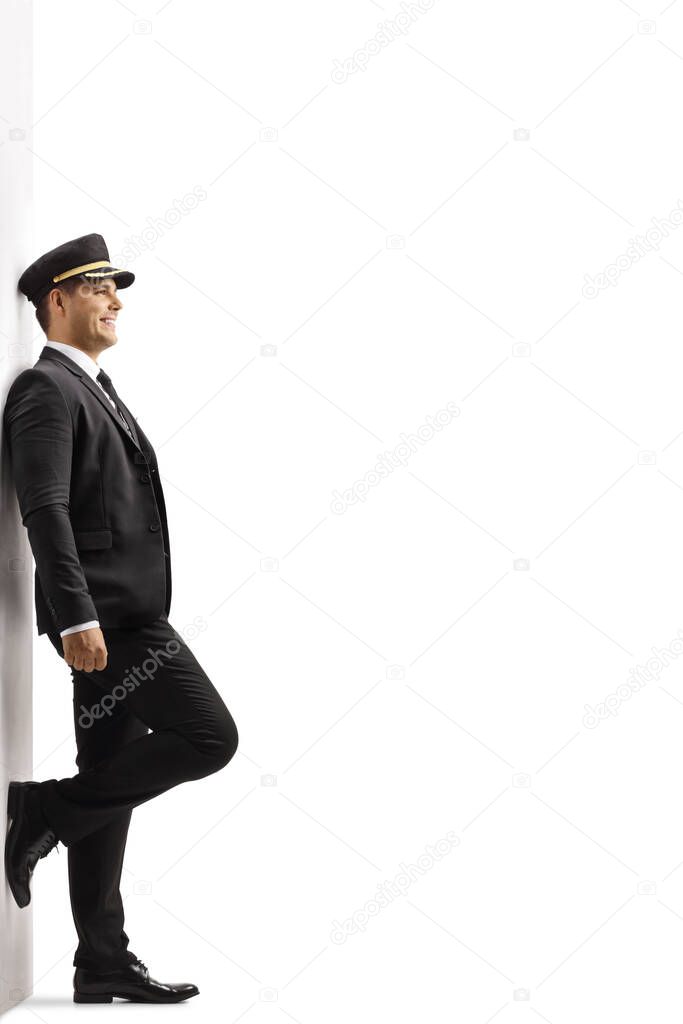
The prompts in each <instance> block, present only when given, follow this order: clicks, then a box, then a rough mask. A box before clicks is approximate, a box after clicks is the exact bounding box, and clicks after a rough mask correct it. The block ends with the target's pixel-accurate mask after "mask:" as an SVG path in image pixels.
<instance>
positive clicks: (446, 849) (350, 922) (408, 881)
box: [330, 830, 460, 946]
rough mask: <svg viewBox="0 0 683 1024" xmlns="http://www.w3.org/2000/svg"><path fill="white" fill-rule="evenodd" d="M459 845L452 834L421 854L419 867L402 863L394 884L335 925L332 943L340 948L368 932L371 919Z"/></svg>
mask: <svg viewBox="0 0 683 1024" xmlns="http://www.w3.org/2000/svg"><path fill="white" fill-rule="evenodd" d="M459 845H460V839H459V838H458V836H457V835H456V834H455V832H453V831H452V830H451V831H449V832H447V833H446V835H445V836H444V838H443V839H439V840H438V842H436V843H434V844H432V845H430V844H429V843H427V845H426V846H425V852H424V853H421V854H420V856H419V857H418V858H417V860H416V861H415V863H411V864H406V863H405V862H404V861H401V863H400V865H399V866H400V868H401V870H400V871H399V872H398V873H397V874H396V875H394V877H393V878H392V879H391V881H388V882H382V884H381V885H378V886H377V890H376V893H375V897H374V899H371V900H368V901H367V902H366V903H364V904H363V906H362V907H361V908H360V910H354V912H353V913H352V914H351V916H350V917H347V918H346V920H344V921H333V922H332V931H331V932H330V938H331V940H332V942H334V943H335V944H336V945H338V946H340V945H341V944H342V943H343V942H346V940H347V939H348V937H349V935H357V934H358V933H359V932H364V931H365V929H366V928H367V925H368V921H369V920H370V918H371V917H377V915H378V914H379V912H380V911H381V910H383V909H384V908H385V907H388V906H389V905H390V903H392V902H393V900H395V899H396V897H397V896H404V895H405V892H406V889H408V888H410V886H411V885H412V884H413V882H415V881H417V879H418V878H421V877H422V876H423V875H426V874H427V872H428V871H431V869H432V868H433V867H434V865H435V863H436V862H437V861H439V860H441V859H442V857H445V856H447V854H449V853H450V852H451V850H453V849H455V847H456V846H459Z"/></svg>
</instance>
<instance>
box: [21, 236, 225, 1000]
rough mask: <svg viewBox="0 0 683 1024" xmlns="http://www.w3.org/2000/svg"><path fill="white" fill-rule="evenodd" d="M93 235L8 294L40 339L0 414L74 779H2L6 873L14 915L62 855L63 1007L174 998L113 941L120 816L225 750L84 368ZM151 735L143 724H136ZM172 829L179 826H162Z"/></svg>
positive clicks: (121, 280)
mask: <svg viewBox="0 0 683 1024" xmlns="http://www.w3.org/2000/svg"><path fill="white" fill-rule="evenodd" d="M134 280H135V276H134V275H133V274H132V273H131V272H130V271H126V270H119V269H117V268H115V267H112V266H111V263H110V261H109V253H108V250H107V246H106V245H105V242H104V239H103V238H102V236H101V235H97V234H91V235H83V236H81V237H80V238H75V239H73V240H72V241H70V242H66V243H64V245H60V246H58V247H57V248H56V249H53V250H51V251H50V252H48V253H45V254H44V255H43V256H41V257H40V258H39V259H38V260H36V261H35V262H34V263H33V264H31V266H30V267H28V268H27V270H25V271H24V273H23V274H22V276H21V278H20V280H19V288H20V289H21V291H22V293H23V294H24V295H25V296H26V297H27V299H28V300H29V301H30V302H32V303H33V304H34V305H35V307H36V316H37V318H38V320H39V323H40V324H41V327H42V328H43V330H44V331H45V333H46V335H47V337H48V340H47V342H46V344H45V347H44V348H43V349H42V351H41V353H40V356H39V358H38V361H37V362H36V364H35V365H34V366H33V367H32V368H30V369H26V370H23V371H22V372H21V373H20V374H19V375H18V376H17V378H16V379H15V380H14V381H13V383H12V386H11V388H10V391H9V394H8V397H7V403H6V406H5V412H4V428H5V433H6V436H7V441H8V450H9V456H10V464H11V472H12V477H13V480H14V483H15V486H16V491H17V496H18V500H19V509H20V512H21V517H22V522H23V524H24V526H25V527H26V529H27V531H28V538H29V543H30V545H31V549H32V552H33V556H34V559H35V563H36V576H35V606H36V617H37V626H38V633H39V634H42V633H47V635H48V637H49V639H50V641H51V643H52V644H53V646H54V647H55V649H56V650H57V652H58V654H60V656H61V657H63V659H64V660H65V662H66V663H67V665H69V666H70V667H71V676H72V680H73V697H74V728H75V733H76V746H77V758H76V764H77V766H78V768H79V772H78V774H76V775H74V776H73V777H72V778H65V779H60V780H57V779H48V780H46V781H44V782H19V781H12V782H10V787H9V795H8V820H11V825H10V828H9V831H8V834H7V838H6V843H5V869H6V875H7V880H8V882H9V885H10V889H11V891H12V894H13V896H14V898H15V900H16V902H17V903H18V904H19V906H20V907H23V906H26V905H27V904H28V903H29V902H30V899H31V893H30V882H31V878H32V873H33V871H34V868H35V866H36V864H37V862H38V860H39V859H40V858H41V857H45V856H47V854H48V853H49V852H50V851H51V850H52V849H53V848H54V847H55V846H56V845H57V844H58V842H62V843H63V845H64V846H66V847H67V849H68V863H69V890H70V897H71V907H72V912H73V917H74V923H75V926H76V930H77V933H78V938H79V942H78V947H77V949H76V953H75V955H74V960H73V963H74V966H75V968H76V970H75V972H74V1000H75V1001H76V1002H111V1001H112V999H113V997H114V996H117V997H120V998H125V999H129V1000H132V1001H137V1002H139V1001H145V1002H179V1001H180V1000H183V999H187V998H188V997H190V996H193V995H197V994H198V989H197V986H196V985H192V984H188V983H183V984H163V983H161V982H158V981H155V979H154V978H152V977H150V975H149V971H148V970H147V968H146V966H145V964H144V963H143V962H142V961H141V960H139V959H138V958H137V957H136V956H135V955H134V954H133V953H132V951H130V950H129V949H128V936H127V935H126V933H125V931H124V928H123V924H124V914H123V903H122V899H121V893H120V890H119V884H120V878H121V869H122V864H123V857H124V850H125V845H126V837H127V834H128V826H129V823H130V818H131V813H132V810H133V808H134V807H136V806H137V805H138V804H141V803H144V802H145V801H147V800H150V799H152V798H153V797H155V796H158V795H159V794H160V793H163V792H165V791H166V790H168V789H170V788H171V787H173V786H177V785H178V784H180V783H182V782H187V781H190V780H193V779H200V778H203V777H205V776H207V775H210V774H212V773H213V772H216V771H218V770H220V769H221V768H223V767H224V766H225V765H227V763H228V762H229V761H230V760H231V759H232V757H233V756H234V754H235V751H236V749H237V743H238V735H237V728H236V726H235V722H234V720H233V718H232V716H231V714H230V712H229V711H228V709H227V707H226V706H225V704H224V702H223V700H222V698H221V696H220V694H219V693H218V691H217V690H216V688H215V687H214V686H213V684H212V683H211V681H210V680H209V678H208V677H207V676H206V674H205V673H204V671H203V670H202V668H201V666H200V665H199V663H198V662H197V660H196V658H195V657H194V655H193V654H192V653H191V651H190V650H189V648H188V647H187V645H186V644H185V642H184V641H183V639H182V637H181V636H180V635H179V634H178V633H177V632H176V631H175V630H174V629H173V627H172V626H171V624H170V623H169V621H168V613H169V610H170V603H171V559H170V545H169V535H168V525H167V520H166V508H165V503H164V496H163V492H162V488H161V481H160V480H159V473H158V465H157V459H156V455H155V452H154V450H153V448H152V445H151V443H150V441H149V440H148V438H147V437H146V435H145V433H144V432H143V430H142V428H141V427H140V425H139V423H138V422H137V420H136V419H135V418H134V417H133V415H132V414H131V413H130V411H129V410H128V408H127V407H126V406H125V405H124V404H123V402H122V401H121V399H120V398H119V397H118V395H117V393H116V391H115V389H114V386H113V384H112V383H111V379H110V378H109V377H108V376H107V375H106V374H105V373H104V371H103V370H102V369H100V367H99V365H98V362H97V359H98V357H99V356H100V354H101V353H102V352H105V351H107V349H109V348H112V347H113V346H114V345H115V344H116V342H117V318H118V314H119V312H120V311H121V309H122V308H123V303H122V302H121V299H120V297H119V292H120V291H121V290H122V289H124V288H127V287H129V286H130V285H131V284H132V283H133V281H134ZM150 729H151V730H152V731H151V732H150V731H149V730H150ZM179 824H181V826H182V823H179Z"/></svg>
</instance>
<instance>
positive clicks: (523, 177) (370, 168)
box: [15, 0, 683, 1024]
mask: <svg viewBox="0 0 683 1024" xmlns="http://www.w3.org/2000/svg"><path fill="white" fill-rule="evenodd" d="M661 2H662V5H663V3H664V2H665V0H661ZM425 6H427V5H426V4H425ZM636 7H637V8H638V9H637V10H636ZM407 9H412V11H413V16H412V19H408V22H407V24H404V25H403V31H402V32H399V30H398V27H397V23H396V20H395V19H396V18H397V16H398V15H400V14H401V13H402V11H403V9H402V7H401V5H400V4H399V3H396V4H382V3H377V2H370V0H347V2H346V3H343V4H342V3H314V2H312V0H311V2H305V0H300V2H294V3H287V4H283V3H281V2H280V3H278V2H274V0H273V2H264V0H256V2H255V3H251V4H245V3H239V4H238V3H233V2H230V3H218V2H213V3H209V2H206V0H195V2H193V3H189V2H188V0H169V2H167V3H165V4H163V6H161V7H159V6H157V5H155V4H152V3H146V2H144V0H137V2H133V3H132V6H131V4H128V3H124V2H122V0H116V2H115V0H102V2H100V3H99V4H92V3H84V2H75V0H71V2H70V3H68V4H66V5H65V4H53V3H48V2H47V0H38V2H37V3H36V23H35V30H36V37H35V45H36V50H35V60H36V81H35V124H34V126H33V132H32V134H29V136H28V138H27V143H26V144H27V145H30V147H31V149H32V152H33V156H34V162H33V165H34V174H35V190H36V211H35V221H36V238H35V255H36V256H37V255H38V254H40V253H42V252H44V251H46V250H47V249H49V248H52V247H53V246H55V245H58V244H60V243H61V242H62V241H65V240H66V239H68V238H73V237H76V236H77V235H80V234H85V233H88V232H91V231H96V232H99V233H101V234H103V235H104V237H105V238H106V240H107V242H108V245H109V250H110V253H111V255H112V257H116V258H118V260H119V262H121V259H122V258H123V254H125V253H126V252H127V251H128V252H130V250H127V248H126V247H127V246H130V245H131V240H137V241H136V242H135V241H133V244H137V246H138V247H139V252H138V253H133V255H132V257H131V258H128V259H127V260H126V265H127V266H129V268H130V269H132V270H133V271H134V272H135V274H136V275H137V280H136V282H135V284H134V285H133V286H132V287H131V288H130V289H127V290H126V291H125V292H122V293H121V298H122V299H123V301H124V309H123V310H122V313H121V315H120V317H119V341H118V344H117V345H116V347H115V348H114V349H113V350H111V351H109V352H107V353H106V354H105V355H103V356H102V358H101V363H102V365H103V366H104V368H105V369H106V370H107V372H108V373H109V374H110V375H111V377H112V378H113V381H114V383H115V386H116V388H117V390H118V392H119V394H120V395H121V397H122V398H123V399H124V401H125V402H126V403H127V404H128V406H129V407H130V408H131V410H132V411H133V412H134V414H135V415H136V416H137V418H138V419H139V421H140V423H141V424H142V426H143V428H144V430H145V431H146V433H147V434H148V435H149V437H150V439H151V440H152V442H153V444H154V445H155V448H156V451H157V453H158V457H159V462H160V468H161V477H162V482H163V486H164V489H165V494H166V499H167V505H168V514H169V523H170V529H171V553H172V558H173V603H172V608H171V615H170V619H171V622H172V623H173V625H174V626H175V628H176V629H178V631H179V632H183V633H185V635H186V636H188V637H189V635H190V634H188V633H187V630H188V628H190V627H191V626H192V623H193V621H194V620H196V619H197V618H199V621H200V622H201V624H202V625H203V627H204V628H202V629H201V630H200V632H198V633H197V635H196V636H195V637H194V638H193V639H190V640H189V642H190V645H191V647H192V650H193V651H194V652H195V654H196V656H197V657H198V658H199V660H200V662H201V663H202V665H203V666H204V668H205V669H206V671H207V673H208V674H209V676H210V677H211V678H212V680H213V681H214V683H215V685H216V686H217V687H218V689H219V690H220V692H221V694H222V695H223V697H224V699H225V701H226V703H227V705H228V707H229V708H230V710H231V712H232V714H233V716H234V718H235V720H236V722H237V725H238V729H239V733H240V749H239V751H238V753H237V755H236V756H235V758H234V759H233V761H232V762H231V764H230V765H229V766H228V767H227V768H226V769H224V770H223V771H222V772H220V773H218V774H217V775H214V776H212V777H210V778H208V779H206V780H204V781H201V782H198V783H189V784H186V785H183V786H179V787H177V788H176V789H174V790H171V791H169V792H168V793H166V794H164V795H163V796H161V797H160V798H158V799H157V800H154V801H152V802H150V803H148V804H146V805H144V806H142V807H140V808H138V809H136V811H135V812H134V816H133V823H132V825H131V831H130V836H129V844H128V850H127V857H126V866H125V867H126V869H125V873H124V895H125V897H126V900H125V908H126V930H127V932H128V934H129V936H130V938H131V944H130V945H131V949H133V950H134V952H135V953H136V954H137V955H138V956H140V957H141V958H142V959H143V960H144V961H145V962H146V963H147V965H148V967H149V968H150V971H151V973H152V974H153V975H154V976H155V977H157V978H159V979H160V980H166V981H194V982H195V983H197V984H198V985H199V987H200V989H201V994H200V996H199V997H198V998H196V999H193V1000H191V1001H190V1002H189V1003H188V1004H187V1008H186V1012H187V1013H190V1014H192V1015H194V1016H195V1017H197V1018H198V1019H202V1020H203V1019H207V1020H209V1019H220V1020H222V1021H226V1022H230V1024H231V1022H233V1021H236V1020H238V1019H239V1020H243V1021H246V1022H249V1024H252V1022H254V1024H255V1022H257V1021H267V1022H276V1021H287V1020H294V1021H296V1022H300V1024H314V1022H320V1021H325V1022H326V1024H337V1022H339V1024H342V1022H344V1024H346V1022H348V1021H350V1020H353V1021H362V1022H368V1024H370V1022H375V1021H377V1020H411V1021H416V1020H429V1019H439V1020H464V1021H468V1022H472V1024H476V1022H482V1024H483V1022H486V1021H489V1020H491V1019H492V1018H494V1017H495V1018H496V1020H500V1021H501V1022H503V1021H505V1022H510V1024H511V1022H512V1021H515V1020H518V1019H519V1020H537V1019H541V1020H547V1021H551V1022H553V1024H564V1022H567V1024H568V1022H570V1021H571V1022H574V1021H576V1020H577V1019H579V1017H582V1018H587V1019H589V1020H591V1021H598V1020H600V1021H602V1020H621V1021H623V1020H633V1021H642V1020H643V1019H645V1018H646V1017H647V1018H648V1019H654V1020H657V1021H658V1022H661V1024H664V1022H669V1021H677V1020H679V1019H680V1008H681V1004H682V1003H683V987H682V986H681V981H680V979H681V963H682V962H683V870H681V865H682V864H683V744H682V743H681V737H682V735H683V692H682V691H683V674H682V670H681V669H682V665H683V662H682V661H681V659H680V657H679V654H680V649H679V648H682V649H683V645H681V644H680V637H679V631H683V607H682V604H683V600H682V598H681V583H680V581H681V575H682V571H683V539H682V534H681V526H680V524H681V517H682V516H683V464H682V460H683V408H682V405H681V397H680V396H681V373H682V370H683V358H682V357H681V322H682V314H681V284H682V281H683V279H682V276H681V275H682V274H683V228H681V229H680V230H678V222H679V221H680V218H681V215H680V210H681V209H683V185H682V182H681V166H682V161H683V145H682V142H681V132H680V109H679V108H680V95H681V88H682V87H683V3H680V2H676V0H674V2H673V3H669V4H668V6H667V7H663V6H661V7H660V6H659V5H658V4H655V3H648V2H646V0H642V2H641V3H637V2H636V6H635V7H634V6H632V5H631V4H629V3H627V2H625V0H598V2H597V3H596V2H593V3H588V2H585V0H579V2H577V3H574V4H566V3H563V4H558V3H548V2H547V0H546V2H541V0H538V2H531V0H520V2H517V3H514V4H512V3H507V2H504V0H483V2H481V3H479V4H465V3H461V2H447V0H435V2H434V3H432V4H431V7H430V8H429V9H427V10H423V9H421V8H419V7H418V6H417V5H412V7H411V6H410V5H408V6H407ZM387 21H392V22H393V23H394V27H393V29H392V31H393V33H394V34H395V35H396V38H395V39H393V40H390V39H389V36H387V37H386V39H385V45H381V46H380V45H378V44H377V43H376V42H373V37H374V36H375V34H376V33H379V32H380V26H381V25H382V24H383V23H385V22H387ZM361 65H362V68H363V69H361ZM340 68H341V69H344V68H346V71H345V72H344V71H343V70H342V72H341V74H337V75H336V76H335V75H334V74H333V73H334V72H335V69H337V71H339V69H340ZM351 69H353V70H351ZM195 189H200V190H203V192H204V194H205V195H204V198H202V199H201V201H198V202H196V203H195V208H194V209H193V210H189V211H188V212H186V213H182V214H178V213H175V214H174V213H173V212H170V211H174V209H175V207H174V204H175V203H177V202H178V203H180V202H181V201H184V200H185V197H187V196H188V195H190V194H192V193H193V190H195ZM679 204H680V206H679ZM672 214H673V217H671V215H672ZM653 218H655V219H656V220H659V221H664V220H665V219H669V223H668V227H667V225H666V224H664V225H663V227H662V226H661V225H660V227H659V229H658V232H659V233H658V234H657V233H656V232H655V231H654V226H655V225H654V224H653ZM145 232H146V234H145ZM648 232H649V234H647V233H648ZM638 236H639V237H640V239H641V241H640V242H639V243H637V244H638V245H639V246H640V252H639V253H638V252H636V253H635V255H634V250H630V249H629V247H630V245H631V244H632V240H633V239H636V238H637V237H638ZM142 239H144V242H143V241H141V240H142ZM617 261H618V263H619V270H618V271H617V272H616V274H615V273H612V272H610V274H611V281H612V283H611V284H610V285H608V286H607V287H604V288H600V289H597V290H596V291H595V292H590V290H587V289H586V288H585V287H584V286H585V283H586V275H589V276H590V277H591V278H595V277H596V275H599V274H601V273H604V272H605V271H606V269H607V268H609V267H610V265H616V264H617ZM43 341H44V338H43V336H42V334H40V332H39V330H38V328H37V326H36V334H35V340H34V349H33V353H32V360H33V361H35V359H37V357H38V355H39V352H40V349H41V348H42V344H43ZM264 346H266V347H265V348H264ZM449 402H450V403H453V404H454V406H455V407H457V413H458V414H457V415H454V416H449V417H448V416H447V417H446V418H447V419H448V420H449V422H447V423H446V424H445V425H443V426H442V427H441V428H440V429H439V430H437V431H435V432H432V433H433V436H431V438H429V437H427V438H426V439H420V440H418V441H417V442H414V448H415V450H414V451H411V450H410V449H409V448H408V449H407V451H408V457H407V458H404V460H403V462H404V464H403V465H396V466H395V467H394V468H392V469H391V471H390V472H388V473H387V474H386V476H385V477H384V478H379V477H373V476H372V471H373V469H374V467H375V466H376V464H377V462H378V461H379V459H380V457H383V458H385V459H387V464H388V460H389V459H390V458H391V457H392V453H396V454H400V452H401V450H402V449H401V448H400V445H401V442H402V441H404V440H405V435H415V434H416V433H417V431H418V430H419V429H420V427H423V428H424V426H425V424H427V423H428V422H429V418H430V417H436V416H438V415H439V412H440V410H444V409H446V408H447V407H448V403H449ZM425 434H426V435H428V434H429V431H425ZM422 437H424V435H422ZM383 453H388V454H387V455H383ZM363 482H365V483H366V484H367V486H366V489H365V493H364V496H363V500H357V501H356V502H355V503H354V504H350V505H348V506H347V507H346V508H345V509H344V510H343V511H341V512H340V511H339V510H335V509H334V508H333V507H332V506H333V496H334V494H335V492H340V493H342V494H343V493H344V492H345V491H347V490H348V489H350V488H353V489H354V491H355V493H358V489H359V487H360V486H362V484H363ZM680 636H683V632H681V633H680ZM672 643H673V647H671V646H670V645H671V644H672ZM653 648H654V649H656V650H660V649H662V648H669V649H670V655H669V657H668V659H667V662H666V664H665V665H664V666H661V665H660V668H659V669H658V670H657V669H656V666H654V669H655V670H654V671H653V672H652V673H651V674H650V676H649V678H647V677H646V676H645V674H644V669H643V666H645V665H646V663H647V662H648V659H651V658H653ZM653 665H654V663H653ZM639 666H640V667H639ZM638 673H639V675H638ZM638 679H640V682H639V681H638ZM629 680H630V681H631V683H630V685H628V684H629ZM35 687H36V688H35V710H36V730H37V731H36V739H35V776H36V777H37V778H40V779H43V778H60V777H62V776H65V775H71V774H73V772H74V771H75V765H74V754H75V750H74V741H73V734H72V720H71V700H70V693H71V681H70V675H69V672H68V670H67V668H66V667H65V666H63V665H62V664H60V663H59V661H58V659H57V658H56V655H55V652H54V650H53V648H52V647H51V645H50V643H49V641H48V640H47V639H46V638H45V637H42V638H41V639H40V640H39V641H37V648H36V682H35ZM619 687H622V690H621V691H618V688H619ZM619 693H620V694H621V696H619V695H618V694H619ZM610 695H613V696H612V697H610ZM606 700H607V701H608V703H609V705H610V707H611V714H609V715H608V716H607V717H605V718H600V717H598V716H596V717H593V718H590V717H588V718H586V717H585V716H586V705H589V706H590V707H591V708H598V706H599V705H600V704H601V703H602V702H605V701H606ZM449 832H450V833H451V835H452V836H454V837H455V841H454V842H453V844H452V846H451V845H450V844H448V843H447V844H446V845H447V847H448V848H449V852H447V853H445V854H444V855H442V856H438V858H437V859H434V858H433V857H430V855H429V853H428V848H432V849H433V847H434V844H437V843H438V842H439V841H440V840H443V839H444V838H445V837H446V836H447V835H448V833H449ZM421 856H422V858H423V860H422V861H421V862H420V863H421V864H422V865H423V866H424V867H423V868H422V870H421V871H420V870H419V865H418V869H417V870H415V871H413V873H412V875H408V876H407V884H404V885H403V891H402V892H400V893H399V892H398V890H396V891H394V892H393V893H392V892H391V888H390V887H391V886H392V885H393V884H394V883H398V884H400V883H401V880H402V881H403V882H404V883H406V876H401V872H402V870H403V869H404V868H405V867H406V866H408V867H410V865H411V864H418V859H419V858H420V857H421ZM379 887H383V888H384V891H385V892H386V893H390V896H389V898H388V900H387V905H386V906H385V907H383V908H381V909H379V908H378V907H377V906H376V905H373V904H372V902H371V901H372V900H373V899H375V898H376V896H377V893H378V888H379ZM34 905H35V914H36V920H35V925H36V927H35V933H36V971H35V975H36V996H35V997H34V999H33V1000H32V1001H29V1002H28V1003H26V1004H24V1005H23V1006H21V1007H19V1008H18V1009H17V1010H16V1011H15V1012H16V1014H17V1016H18V1017H21V1016H22V1015H24V1016H27V1015H28V1016H29V1017H30V1018H31V1020H33V1019H34V1011H36V1012H38V1013H39V1014H40V1016H41V1018H42V1019H44V1020H46V1021H49V1022H51V1021H56V1020H58V1019H60V1018H61V1016H62V1014H63V1013H64V1011H67V1012H70V1011H71V1010H72V1006H71V1002H70V1000H71V975H72V971H73V968H72V966H71V960H72V956H73V950H74V948H75V936H74V931H73V924H72V921H71V915H70V909H69V902H68V891H67V886H66V851H65V850H63V849H62V856H60V857H58V856H57V855H56V854H53V855H51V856H50V857H49V858H48V859H47V860H45V861H43V862H41V864H40V867H39V869H38V870H37V872H36V878H35V882H34ZM368 909H370V913H369V915H368V917H367V920H366V924H365V927H364V930H363V931H360V930H359V931H356V932H355V933H351V934H347V935H346V936H345V941H343V942H338V941H335V937H336V935H337V933H336V932H335V929H336V928H338V927H342V928H343V923H344V922H346V921H348V920H349V919H351V918H352V917H353V918H354V919H355V920H358V916H359V915H362V913H363V911H364V910H368ZM373 911H375V912H373ZM376 911H378V912H376ZM130 1009H131V1012H133V1013H135V1012H137V1011H136V1009H135V1008H134V1007H131V1008H130ZM95 1012H98V1011H97V1010H96V1009H94V1010H89V1009H88V1008H79V1013H80V1014H81V1015H85V1016H87V1015H88V1014H93V1013H95ZM163 1012H164V1013H166V1014H167V1013H168V1012H169V1011H167V1010H165V1011H163Z"/></svg>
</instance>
